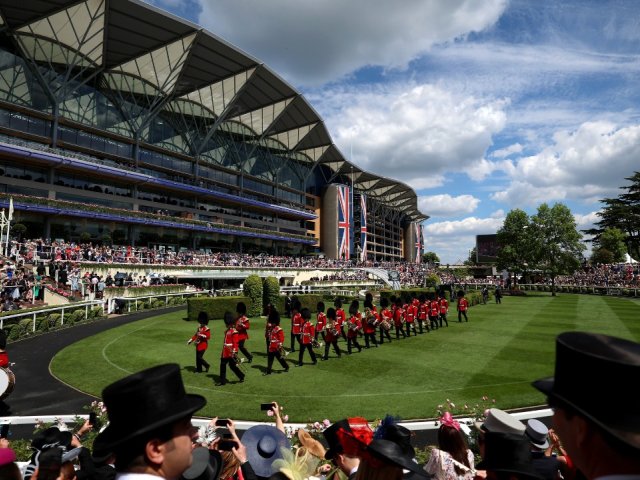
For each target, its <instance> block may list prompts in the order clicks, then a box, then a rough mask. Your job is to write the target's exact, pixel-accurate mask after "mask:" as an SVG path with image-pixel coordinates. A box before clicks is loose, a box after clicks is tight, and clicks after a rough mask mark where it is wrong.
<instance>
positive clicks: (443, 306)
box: [439, 292, 449, 327]
mask: <svg viewBox="0 0 640 480" xmlns="http://www.w3.org/2000/svg"><path fill="white" fill-rule="evenodd" d="M439 303H440V326H442V322H443V321H444V323H445V324H446V325H447V327H448V326H449V320H448V319H447V313H449V302H448V301H447V297H446V295H445V293H444V292H441V293H440V300H439Z"/></svg>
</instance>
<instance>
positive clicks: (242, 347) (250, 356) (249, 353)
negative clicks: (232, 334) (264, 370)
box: [238, 340, 253, 363]
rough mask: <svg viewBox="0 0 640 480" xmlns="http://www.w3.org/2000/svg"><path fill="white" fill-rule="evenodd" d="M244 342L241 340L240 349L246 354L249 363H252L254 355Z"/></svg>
mask: <svg viewBox="0 0 640 480" xmlns="http://www.w3.org/2000/svg"><path fill="white" fill-rule="evenodd" d="M244 342H245V341H244V340H240V341H239V342H238V350H240V351H241V352H242V353H243V354H244V356H245V357H247V360H249V363H251V360H253V355H251V352H250V351H249V350H247V348H246V347H245V346H244Z"/></svg>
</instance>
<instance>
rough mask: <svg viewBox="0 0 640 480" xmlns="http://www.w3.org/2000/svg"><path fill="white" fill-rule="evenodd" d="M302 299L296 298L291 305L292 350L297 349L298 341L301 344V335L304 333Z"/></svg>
mask: <svg viewBox="0 0 640 480" xmlns="http://www.w3.org/2000/svg"><path fill="white" fill-rule="evenodd" d="M301 307H302V305H301V304H300V300H298V299H295V300H294V301H293V303H292V305H291V351H292V352H295V351H296V342H297V343H298V344H300V345H301V342H300V335H301V334H302V325H303V324H304V321H303V320H302V315H300V308H301Z"/></svg>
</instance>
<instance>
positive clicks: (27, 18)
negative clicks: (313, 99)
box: [0, 0, 428, 261]
mask: <svg viewBox="0 0 640 480" xmlns="http://www.w3.org/2000/svg"><path fill="white" fill-rule="evenodd" d="M247 21H248V22H249V21H251V22H254V21H259V19H254V18H252V19H247ZM0 39H1V43H0V189H1V190H0V207H3V206H4V207H5V208H6V206H7V205H8V200H9V197H10V196H12V197H13V198H14V208H15V212H16V213H15V219H16V220H17V221H19V222H20V223H23V224H24V225H26V226H27V229H28V230H27V233H26V235H25V236H26V237H27V238H29V237H48V238H64V239H67V240H78V239H79V238H81V234H85V232H86V233H89V234H91V237H92V240H94V241H95V240H100V239H101V238H102V237H105V236H108V237H110V238H112V240H113V242H114V243H116V244H131V245H143V246H152V247H153V246H168V247H174V248H201V249H207V250H211V251H226V250H229V251H238V252H241V251H242V252H249V253H251V252H269V253H274V254H307V253H313V252H318V251H323V252H326V254H327V256H329V257H331V258H340V257H342V258H353V257H355V256H358V255H359V256H361V257H362V258H367V259H375V260H399V259H406V260H410V261H414V259H415V258H416V256H417V255H418V253H417V249H416V245H417V244H418V243H421V242H419V241H417V240H416V239H415V238H414V237H413V236H412V235H414V234H412V233H411V232H412V231H414V230H415V225H416V224H419V223H421V222H422V221H424V220H426V219H427V218H428V216H426V215H424V214H422V213H421V212H420V211H419V210H418V208H417V198H416V194H415V192H414V191H413V190H412V189H411V188H409V187H408V186H407V185H405V184H403V183H400V182H397V181H394V180H391V179H388V178H383V177H380V176H377V175H374V174H371V173H368V172H365V171H364V170H362V169H360V168H359V167H358V166H357V165H354V164H352V163H350V162H348V161H347V160H346V159H345V158H344V156H343V155H342V153H341V152H340V151H339V150H338V149H337V148H336V146H335V145H334V144H333V141H332V139H331V137H330V136H329V133H328V131H327V129H326V127H325V125H324V122H323V120H322V119H321V118H320V117H319V116H318V115H317V113H316V112H315V111H314V109H313V108H312V107H311V105H309V104H308V103H307V101H306V100H305V99H304V97H302V95H300V93H299V92H297V91H296V90H295V89H294V88H292V87H291V86H290V85H288V84H287V83H285V82H284V81H283V80H282V79H281V78H280V77H279V76H278V75H277V74H276V73H274V72H273V71H271V70H270V69H269V68H268V67H267V66H265V65H264V64H263V63H262V62H260V61H259V60H257V59H255V58H253V57H250V56H248V55H247V54H245V53H243V52H241V51H240V50H238V49H237V48H235V47H234V46H232V45H230V44H229V43H227V42H225V41H224V40H222V39H220V38H218V37H216V36H215V35H213V34H211V33H209V32H207V31H205V30H204V29H202V28H200V27H198V26H196V25H193V24H191V23H188V22H186V21H182V20H180V19H177V18H176V17H174V16H172V15H169V14H166V13H164V12H162V11H161V10H159V9H156V8H154V7H152V6H149V5H146V4H144V3H142V2H138V1H134V0H109V1H104V0H86V1H84V2H78V1H77V0H58V1H56V2H43V1H41V0H21V1H20V2H16V1H15V0H0ZM345 189H346V190H345ZM340 192H342V195H343V197H344V195H345V194H346V196H347V197H348V198H346V200H345V199H344V198H343V208H342V213H340V212H339V209H337V207H338V204H339V203H340V202H339V194H340ZM345 201H346V202H347V204H344V202H345ZM363 212H364V214H363ZM341 215H342V216H343V217H344V218H342V219H341V218H339V217H340V216H341ZM420 253H421V252H420Z"/></svg>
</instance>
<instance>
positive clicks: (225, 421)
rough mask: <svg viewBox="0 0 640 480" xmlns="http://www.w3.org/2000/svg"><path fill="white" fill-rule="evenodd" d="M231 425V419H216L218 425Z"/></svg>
mask: <svg viewBox="0 0 640 480" xmlns="http://www.w3.org/2000/svg"><path fill="white" fill-rule="evenodd" d="M227 425H229V420H227V419H226V418H222V419H218V420H216V427H226V426H227Z"/></svg>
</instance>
